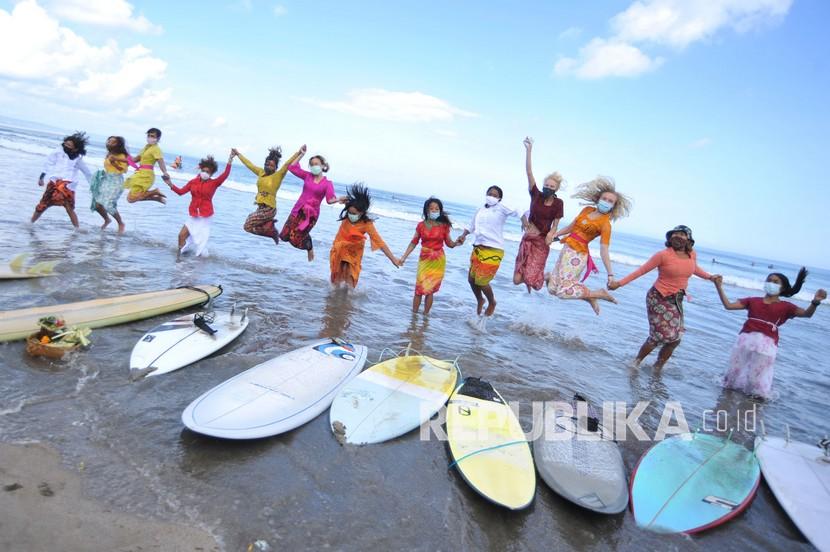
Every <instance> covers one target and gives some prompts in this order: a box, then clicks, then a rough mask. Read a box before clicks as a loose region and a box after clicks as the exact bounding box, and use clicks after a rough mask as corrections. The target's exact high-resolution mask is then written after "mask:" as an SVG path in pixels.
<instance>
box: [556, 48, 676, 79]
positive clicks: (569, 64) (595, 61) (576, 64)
mask: <svg viewBox="0 0 830 552" xmlns="http://www.w3.org/2000/svg"><path fill="white" fill-rule="evenodd" d="M662 63H663V58H659V57H658V58H653V59H652V58H650V57H648V56H647V55H646V54H644V53H643V52H642V50H640V49H639V48H637V47H636V46H632V45H631V44H627V43H625V42H621V41H618V40H605V39H603V38H595V39H593V40H592V41H591V42H589V43H588V44H586V45H585V46H583V47H582V48H581V49H580V50H579V59H573V58H562V59H560V60H559V61H557V62H556V65H555V66H554V71H555V73H556V74H557V75H560V76H565V75H576V76H577V77H579V78H583V79H601V78H603V77H635V76H637V75H641V74H643V73H648V72H649V71H653V70H655V69H657V68H658V67H659V66H660V65H661V64H662Z"/></svg>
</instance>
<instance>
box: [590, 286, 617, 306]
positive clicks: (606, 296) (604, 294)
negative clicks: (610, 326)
mask: <svg viewBox="0 0 830 552" xmlns="http://www.w3.org/2000/svg"><path fill="white" fill-rule="evenodd" d="M594 293H595V294H596V297H597V299H602V300H603V301H608V302H609V303H614V304H615V305H616V304H617V300H616V299H615V298H614V296H613V295H611V294H610V293H608V291H607V290H604V289H598V290H596V291H595V292H594Z"/></svg>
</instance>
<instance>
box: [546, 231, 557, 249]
mask: <svg viewBox="0 0 830 552" xmlns="http://www.w3.org/2000/svg"><path fill="white" fill-rule="evenodd" d="M557 239H558V238H557V237H556V234H554V233H553V232H548V235H547V236H545V245H547V246H548V247H550V244H552V243H553V242H555V241H556V240H557Z"/></svg>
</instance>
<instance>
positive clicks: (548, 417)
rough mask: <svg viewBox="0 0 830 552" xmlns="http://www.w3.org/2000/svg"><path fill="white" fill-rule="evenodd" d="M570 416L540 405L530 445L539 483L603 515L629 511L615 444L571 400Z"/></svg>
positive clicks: (591, 414) (593, 416) (583, 405)
mask: <svg viewBox="0 0 830 552" xmlns="http://www.w3.org/2000/svg"><path fill="white" fill-rule="evenodd" d="M574 399H575V400H574V402H573V416H572V417H569V418H564V419H563V418H560V419H557V415H559V416H562V412H557V410H556V408H554V407H552V406H549V405H545V410H544V415H543V424H542V427H543V431H542V433H541V435H539V437H538V438H537V439H536V440H535V441H534V442H533V459H534V460H535V461H536V469H537V470H538V471H539V475H540V476H542V480H543V481H544V482H545V483H547V485H548V486H549V487H550V488H551V489H553V490H554V491H556V493H558V494H559V495H561V496H562V497H564V498H566V499H568V500H570V501H571V502H573V503H575V504H578V505H579V506H582V507H583V508H587V509H589V510H593V511H595V512H599V513H602V514H618V513H620V512H622V511H623V510H625V509H626V507H627V506H628V479H627V478H626V473H625V464H624V463H623V459H622V454H620V448H619V446H617V443H616V442H614V441H613V440H612V439H611V437H612V436H610V435H605V434H604V432H603V429H602V427H601V426H600V425H599V424H598V420H597V418H596V416H597V415H596V413H595V412H593V409H590V410H589V408H590V407H589V405H588V403H587V402H584V401H582V400H578V399H577V397H574Z"/></svg>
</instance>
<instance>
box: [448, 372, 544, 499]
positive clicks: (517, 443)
mask: <svg viewBox="0 0 830 552" xmlns="http://www.w3.org/2000/svg"><path fill="white" fill-rule="evenodd" d="M447 440H448V442H449V448H450V454H451V455H452V458H453V464H452V465H454V466H455V468H456V469H458V472H459V473H460V474H461V476H462V477H463V478H464V481H466V482H467V484H469V485H470V487H472V488H473V489H474V490H475V491H476V492H477V493H478V494H480V495H481V496H483V497H484V498H486V499H487V500H490V501H491V502H493V503H495V504H498V505H499V506H504V507H505V508H509V509H511V510H520V509H522V508H526V507H527V506H529V505H530V503H531V502H532V501H533V497H534V495H535V494H536V471H535V470H534V467H533V457H532V456H531V453H530V445H529V444H528V442H527V439H526V438H525V435H524V432H523V431H522V427H521V426H520V425H519V420H518V419H516V416H515V415H514V414H513V411H512V410H511V409H510V407H509V406H508V405H507V404H506V403H505V401H504V399H503V398H502V396H501V395H499V393H498V391H496V390H495V389H493V386H492V385H490V384H489V383H488V382H486V381H482V380H480V379H479V378H467V379H465V380H464V383H462V384H461V386H460V387H459V388H458V389H457V390H456V391H455V393H453V394H452V396H451V397H450V401H449V404H448V405H447Z"/></svg>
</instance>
